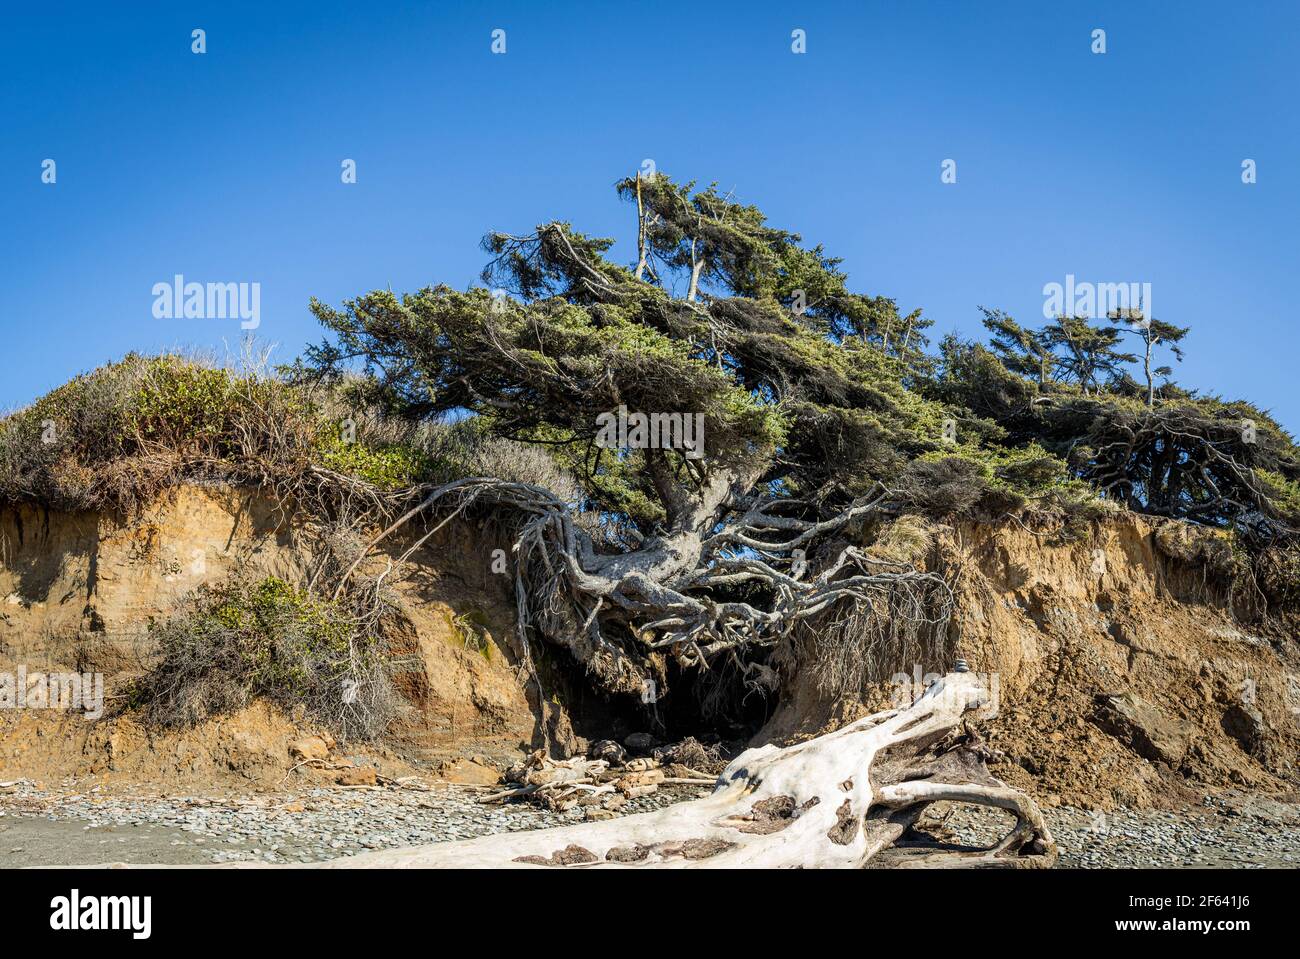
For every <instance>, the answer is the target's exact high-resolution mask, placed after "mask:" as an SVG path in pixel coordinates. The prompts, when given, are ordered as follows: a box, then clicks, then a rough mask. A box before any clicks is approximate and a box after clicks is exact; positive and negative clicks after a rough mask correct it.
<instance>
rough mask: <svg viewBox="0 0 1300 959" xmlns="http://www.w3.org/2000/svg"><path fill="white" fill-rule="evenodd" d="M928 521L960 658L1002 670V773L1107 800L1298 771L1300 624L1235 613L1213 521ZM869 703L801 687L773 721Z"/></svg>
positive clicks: (1291, 782) (1035, 786) (993, 737)
mask: <svg viewBox="0 0 1300 959" xmlns="http://www.w3.org/2000/svg"><path fill="white" fill-rule="evenodd" d="M932 534H933V543H934V546H933V553H932V562H938V560H939V559H940V558H942V560H943V561H944V562H943V565H944V566H945V567H946V568H948V569H957V570H960V572H959V574H958V575H957V578H956V582H955V589H956V599H957V603H956V611H955V616H954V625H955V628H956V636H957V639H956V655H957V656H959V657H962V658H964V659H966V660H967V661H968V663H969V664H970V668H971V669H972V670H975V671H977V672H981V673H986V674H988V676H989V677H990V678H991V680H993V681H995V682H996V683H997V690H998V693H999V712H998V715H997V716H996V717H995V718H994V719H993V720H992V721H990V722H989V723H988V724H987V726H986V738H987V739H988V742H989V745H990V746H991V747H992V748H994V749H996V750H1000V751H1002V752H1003V753H1004V754H1005V758H1004V759H1003V760H1002V761H1000V762H999V763H997V764H996V770H995V772H996V774H997V775H999V776H1000V777H1002V778H1004V779H1006V780H1007V781H1009V782H1012V783H1013V784H1015V785H1017V786H1020V787H1021V788H1025V789H1027V790H1029V791H1031V792H1033V793H1035V794H1036V795H1038V796H1039V797H1040V798H1041V799H1043V800H1045V801H1047V802H1048V803H1053V802H1056V801H1058V800H1059V801H1061V802H1068V803H1072V804H1082V805H1095V806H1100V807H1102V808H1110V807H1112V806H1115V805H1128V806H1138V807H1145V806H1159V805H1162V804H1165V803H1180V802H1188V801H1192V802H1198V801H1199V800H1200V799H1201V797H1202V796H1203V795H1204V794H1205V792H1206V791H1207V789H1208V788H1221V787H1242V788H1252V789H1263V790H1269V791H1283V792H1285V791H1288V790H1294V789H1295V788H1296V786H1297V785H1298V784H1300V780H1298V772H1297V767H1296V757H1297V747H1298V746H1300V655H1298V652H1300V651H1298V648H1297V643H1296V637H1293V636H1288V635H1286V634H1285V633H1283V632H1281V631H1279V630H1276V629H1275V630H1274V631H1273V632H1272V634H1271V635H1265V634H1264V633H1262V632H1252V631H1251V630H1248V629H1245V628H1244V627H1242V626H1241V625H1240V624H1239V623H1237V622H1236V621H1235V620H1234V619H1233V617H1232V616H1231V615H1230V614H1229V612H1228V610H1227V609H1226V607H1225V604H1224V603H1223V602H1222V600H1221V597H1220V594H1221V592H1222V591H1221V590H1219V589H1217V588H1216V585H1215V583H1214V581H1213V576H1212V574H1211V573H1210V572H1208V571H1207V570H1206V568H1205V565H1204V563H1203V562H1202V561H1201V559H1200V556H1201V555H1203V554H1204V553H1205V552H1206V550H1205V549H1203V548H1199V547H1200V545H1202V544H1198V543H1196V542H1195V540H1196V538H1197V537H1204V536H1212V535H1213V534H1209V533H1204V532H1199V531H1195V530H1193V529H1190V528H1188V527H1186V526H1184V525H1182V524H1177V523H1170V522H1159V521H1158V522H1149V521H1147V520H1145V519H1143V518H1141V517H1137V516H1133V515H1121V516H1118V517H1116V518H1114V519H1112V520H1109V521H1107V522H1106V523H1104V524H1101V525H1100V526H1099V527H1098V528H1097V529H1095V530H1094V532H1093V535H1092V536H1091V537H1090V538H1088V539H1085V540H1080V541H1075V542H1071V543H1066V544H1054V543H1053V539H1052V537H1050V536H1044V535H1039V534H1036V533H1034V532H1031V531H1030V530H1028V529H1026V528H1024V527H1022V526H1019V525H1017V524H1014V523H1009V524H1005V525H1002V526H998V527H991V526H986V525H979V524H963V525H960V526H958V527H956V528H950V527H937V528H935V529H933V530H932ZM1210 545H1213V544H1210ZM920 667H921V670H920V672H919V675H921V676H923V674H924V671H927V670H930V669H933V668H934V667H933V665H932V664H920ZM899 688H900V684H885V685H882V687H881V688H880V689H879V691H878V692H879V695H878V696H877V698H875V699H872V698H871V697H868V699H869V700H870V704H871V705H873V706H875V707H877V708H878V707H880V706H881V705H883V704H884V703H883V700H885V699H886V698H888V697H891V696H893V695H895V694H896V690H897V689H899ZM865 711H866V706H864V705H861V704H846V703H843V702H840V703H834V704H832V703H826V702H822V701H819V699H818V697H817V695H816V693H815V692H814V691H812V690H810V689H808V688H806V686H800V685H798V684H796V686H795V688H794V690H793V691H792V695H791V696H790V697H789V698H788V699H787V700H786V702H784V703H783V704H782V706H781V707H780V708H779V709H778V711H777V713H776V714H775V716H774V717H773V720H772V722H771V723H770V724H769V729H770V730H772V731H776V732H778V733H793V734H800V733H805V732H808V731H810V730H812V729H814V728H816V727H817V726H818V725H822V724H828V723H838V722H842V721H844V720H845V719H847V718H849V717H850V716H854V715H857V714H858V713H861V712H865Z"/></svg>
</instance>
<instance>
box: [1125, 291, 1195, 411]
mask: <svg viewBox="0 0 1300 959" xmlns="http://www.w3.org/2000/svg"><path fill="white" fill-rule="evenodd" d="M1117 318H1118V317H1117ZM1130 321H1131V323H1132V327H1131V328H1130V329H1127V330H1125V331H1124V332H1125V333H1130V334H1133V335H1134V336H1136V337H1137V338H1138V339H1139V340H1141V341H1142V372H1143V374H1144V376H1145V377H1146V398H1147V408H1148V409H1150V408H1152V407H1154V406H1155V405H1156V383H1155V377H1157V376H1163V377H1169V376H1172V375H1173V372H1174V371H1173V368H1172V367H1170V366H1160V367H1156V368H1155V369H1152V367H1151V363H1152V360H1153V357H1154V355H1155V350H1156V347H1158V346H1167V347H1168V348H1169V351H1170V352H1171V353H1173V354H1174V359H1175V360H1177V361H1178V362H1179V363H1181V362H1182V361H1183V350H1182V347H1181V346H1179V344H1180V343H1181V342H1182V340H1183V337H1185V336H1187V334H1188V332H1190V330H1191V327H1187V326H1174V325H1173V324H1172V323H1166V322H1164V321H1163V320H1156V319H1151V318H1149V317H1145V316H1142V315H1140V314H1139V315H1137V316H1135V317H1131V318H1130Z"/></svg>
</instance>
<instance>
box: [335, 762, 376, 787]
mask: <svg viewBox="0 0 1300 959" xmlns="http://www.w3.org/2000/svg"><path fill="white" fill-rule="evenodd" d="M335 782H337V783H338V784H339V785H340V786H375V785H378V782H379V778H378V775H377V774H376V772H375V767H374V766H348V767H347V768H346V769H340V770H339V772H338V776H337V778H336V779H335Z"/></svg>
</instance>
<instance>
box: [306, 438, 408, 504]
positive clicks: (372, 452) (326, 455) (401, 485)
mask: <svg viewBox="0 0 1300 959" xmlns="http://www.w3.org/2000/svg"><path fill="white" fill-rule="evenodd" d="M317 451H318V453H319V454H320V463H321V465H322V466H324V467H326V468H328V469H332V470H334V471H335V472H338V473H343V474H345V475H347V476H351V477H354V478H356V479H360V480H364V481H365V482H367V483H369V484H370V485H372V486H374V487H377V488H378V489H382V490H395V489H406V488H408V487H411V486H414V485H416V484H417V483H419V482H422V481H423V480H425V479H427V478H428V477H429V476H430V474H431V473H432V470H433V462H432V460H431V459H430V458H429V456H427V455H426V454H425V453H423V452H422V451H421V450H418V449H415V448H414V447H412V446H409V445H406V444H401V443H390V444H386V445H384V446H378V447H370V446H367V445H365V444H363V443H359V442H355V441H352V442H345V441H344V439H343V437H342V436H341V435H340V434H338V433H334V432H327V433H326V435H325V436H324V437H323V438H322V439H321V440H320V442H319V443H318V445H317Z"/></svg>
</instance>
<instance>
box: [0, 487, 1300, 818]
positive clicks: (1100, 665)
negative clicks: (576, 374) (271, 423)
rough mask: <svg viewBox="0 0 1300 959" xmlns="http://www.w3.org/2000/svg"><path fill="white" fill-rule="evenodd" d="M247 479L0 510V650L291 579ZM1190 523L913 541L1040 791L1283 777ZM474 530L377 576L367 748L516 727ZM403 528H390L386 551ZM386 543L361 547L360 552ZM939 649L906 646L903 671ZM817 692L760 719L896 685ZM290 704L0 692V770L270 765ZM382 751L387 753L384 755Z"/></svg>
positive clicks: (1143, 802)
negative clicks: (134, 704) (107, 711)
mask: <svg viewBox="0 0 1300 959" xmlns="http://www.w3.org/2000/svg"><path fill="white" fill-rule="evenodd" d="M282 519H283V517H282V516H281V515H280V514H279V513H278V512H277V509H276V505H275V504H274V503H273V502H272V501H269V500H267V499H266V498H264V497H261V496H258V495H255V494H251V493H246V492H245V493H239V492H232V491H229V490H221V489H206V488H201V487H186V488H183V489H180V490H177V491H175V493H174V495H173V496H171V497H169V498H168V499H167V500H165V501H163V502H160V503H158V504H157V505H156V506H155V507H154V508H153V509H152V510H150V511H148V512H147V513H146V515H144V516H142V517H140V518H138V519H137V520H135V521H132V522H129V523H128V522H124V521H122V520H120V519H114V518H111V517H104V516H97V515H92V514H74V515H64V514H52V513H47V512H45V511H42V510H39V509H34V508H24V509H20V510H12V509H10V510H6V511H4V513H3V515H2V516H0V669H5V668H12V667H13V666H14V665H15V664H18V663H25V664H28V666H29V668H49V669H60V668H63V669H68V668H73V667H74V666H76V667H80V668H83V669H92V670H100V671H102V672H104V673H106V674H108V676H109V691H110V695H111V694H112V689H113V686H114V685H115V684H116V682H117V681H119V680H120V679H122V678H124V677H126V676H129V675H130V674H131V673H132V671H133V670H137V669H138V668H139V665H140V663H141V662H142V660H143V658H144V656H145V655H146V654H147V645H146V640H145V639H144V636H145V627H146V625H147V623H148V621H149V619H150V618H151V617H157V616H161V615H164V614H165V613H166V612H167V611H168V610H169V609H170V608H171V607H172V606H173V604H174V603H175V602H176V601H177V600H178V599H180V598H181V597H182V596H184V595H185V594H186V593H188V592H189V591H191V590H193V589H194V588H196V587H197V586H198V585H200V584H201V583H204V582H219V581H221V580H223V579H225V578H226V577H227V576H229V575H230V574H231V573H232V572H234V571H235V569H236V568H238V567H241V566H242V567H247V568H251V569H253V570H257V571H260V572H262V573H265V574H273V575H277V576H280V577H283V578H286V579H290V580H295V579H299V578H300V577H302V575H303V574H304V573H307V572H308V570H309V568H310V566H311V555H310V550H309V546H308V542H309V540H308V538H307V537H305V536H304V535H303V531H302V530H301V529H300V528H297V527H295V526H294V525H293V524H290V523H285V522H282ZM1196 535H1200V534H1194V533H1191V532H1189V531H1188V530H1187V528H1186V527H1182V526H1180V525H1178V524H1163V523H1150V522H1147V521H1145V520H1143V519H1141V518H1138V517H1133V516H1121V517H1119V518H1116V519H1114V520H1111V521H1108V522H1107V523H1105V524H1102V525H1101V526H1100V527H1099V528H1097V529H1096V530H1095V531H1094V533H1093V535H1092V537H1091V538H1089V539H1086V540H1081V541H1075V542H1071V543H1067V544H1056V543H1054V542H1053V540H1052V539H1051V538H1050V537H1046V536H1042V535H1038V534H1035V533H1033V532H1031V531H1029V530H1028V529H1025V528H1024V527H1021V526H1018V525H1016V524H1014V523H1012V524H1008V525H1003V526H1000V527H996V528H994V527H989V526H983V525H976V524H965V525H960V526H958V527H955V528H954V527H945V526H935V527H931V529H930V537H931V544H930V561H931V562H932V563H933V564H936V565H937V564H940V563H942V565H943V566H944V568H946V569H947V570H949V571H952V570H958V571H959V572H958V574H957V577H956V580H955V589H956V597H957V606H956V613H955V620H954V622H955V628H956V637H957V639H956V655H958V656H961V657H963V658H965V659H966V660H967V661H968V662H969V664H970V668H971V669H973V670H975V671H978V672H981V673H987V674H988V675H989V677H990V679H991V680H992V681H994V682H996V684H997V690H998V693H999V712H998V715H997V716H996V717H995V718H994V719H993V720H991V721H990V722H989V723H988V724H987V726H986V734H987V739H988V742H989V745H990V746H991V747H992V748H993V749H995V750H999V751H1001V753H1002V754H1003V757H1004V758H1003V759H1002V760H1000V761H999V762H997V763H996V764H995V765H996V773H997V774H998V775H999V776H1001V777H1002V778H1004V779H1006V780H1008V781H1010V782H1012V783H1013V784H1015V785H1017V786H1020V787H1021V788H1025V789H1027V790H1030V791H1031V792H1033V793H1035V794H1036V795H1038V796H1039V797H1040V799H1043V800H1044V801H1046V802H1048V803H1052V802H1055V801H1058V800H1059V801H1062V802H1069V803H1073V804H1086V805H1097V806H1101V807H1103V808H1108V807H1110V806H1113V805H1130V806H1150V805H1161V804H1164V803H1167V802H1186V801H1199V798H1200V797H1201V796H1202V795H1203V794H1204V793H1205V792H1206V791H1209V790H1211V789H1214V788H1221V787H1228V786H1237V787H1243V788H1251V789H1259V790H1266V791H1270V792H1284V791H1287V790H1292V789H1294V788H1295V787H1296V785H1297V769H1296V766H1295V760H1296V753H1297V746H1300V735H1298V733H1300V656H1298V654H1297V643H1296V642H1295V637H1292V636H1288V635H1285V633H1283V632H1280V631H1278V630H1274V631H1273V632H1272V633H1270V634H1268V635H1265V634H1264V633H1263V632H1260V631H1259V630H1256V631H1254V632H1252V631H1250V630H1247V629H1244V628H1243V627H1242V626H1240V625H1239V624H1238V623H1237V622H1236V621H1235V620H1234V619H1233V617H1232V616H1231V615H1230V614H1229V612H1228V611H1227V610H1226V609H1225V608H1224V607H1223V605H1222V604H1221V603H1220V602H1219V601H1218V600H1217V599H1216V590H1215V589H1214V584H1213V581H1212V576H1211V575H1210V574H1209V573H1208V572H1207V570H1206V568H1205V566H1204V563H1203V562H1202V561H1201V560H1200V559H1198V558H1197V556H1198V549H1197V545H1196V543H1195V542H1194V541H1193V540H1194V539H1195V536H1196ZM483 540H484V537H483V536H482V535H481V533H480V532H479V531H476V530H475V529H473V528H470V527H467V526H459V527H452V526H449V527H448V529H447V531H445V533H442V534H439V537H438V538H437V539H435V540H433V541H431V542H430V543H429V545H428V547H427V548H425V549H423V550H421V552H420V553H419V554H418V555H417V562H416V563H415V564H414V565H413V567H412V569H411V571H410V575H408V576H407V577H406V579H405V581H403V582H402V583H401V584H400V585H399V586H398V587H397V589H398V593H399V598H400V601H401V603H400V605H401V609H402V613H403V616H404V621H403V622H402V624H401V627H400V629H399V633H400V640H401V646H402V651H403V652H404V653H406V654H408V657H409V659H410V660H411V662H412V663H413V665H412V667H411V668H410V671H409V672H407V673H406V674H404V675H403V677H402V681H401V688H402V689H403V691H404V692H405V693H406V695H407V697H408V698H409V699H410V700H411V702H412V704H413V705H414V707H415V709H414V712H413V714H412V716H411V719H410V721H408V722H406V723H405V724H404V725H403V726H402V728H401V729H399V730H398V731H397V735H396V737H395V739H394V743H393V748H394V752H392V753H385V752H384V751H383V750H380V751H378V753H377V755H378V757H379V761H380V762H381V765H382V764H383V763H385V762H391V763H393V764H396V765H400V759H399V756H400V757H405V758H406V759H408V760H409V759H413V758H432V759H437V758H440V757H451V756H454V755H458V754H462V755H468V754H471V753H475V752H480V753H481V752H488V753H492V752H494V751H495V752H496V753H497V754H498V755H501V756H505V755H507V754H509V753H511V752H517V751H518V748H519V745H520V743H522V742H530V741H532V739H533V737H534V733H535V729H536V724H535V720H534V707H535V705H536V704H535V702H534V703H530V701H529V695H528V692H527V691H526V690H525V687H524V684H523V683H522V682H521V679H520V675H519V671H518V670H517V668H516V664H517V657H516V652H515V651H514V650H513V648H512V641H511V631H512V619H511V617H512V611H513V599H512V596H511V594H510V586H509V583H508V582H507V581H506V578H505V577H503V576H500V575H498V574H494V573H492V572H491V562H490V556H489V555H487V554H488V551H487V550H485V549H484V545H483ZM405 545H406V544H405V543H400V542H399V543H394V544H393V545H392V546H391V547H390V549H391V550H392V551H393V552H392V553H390V554H386V555H387V556H391V555H395V554H396V553H398V552H400V551H401V550H402V549H404V548H405ZM385 558H386V556H385V555H381V556H379V557H377V559H376V563H378V564H379V568H381V569H382V568H383V563H384V562H385ZM949 665H950V664H948V663H919V664H915V666H916V669H917V671H918V673H919V674H922V675H923V674H924V673H925V672H931V671H937V670H940V669H942V668H945V667H947V666H949ZM897 691H898V684H893V685H891V684H881V685H880V686H879V687H878V688H876V689H875V690H873V691H872V692H871V694H870V695H868V696H866V697H864V701H863V702H844V701H839V702H825V701H823V700H821V699H820V698H819V697H818V695H817V693H816V691H815V690H813V689H812V688H810V687H809V686H808V685H807V684H801V683H799V682H798V681H797V680H796V682H795V683H794V684H793V686H792V687H791V688H789V689H787V690H786V692H785V695H784V696H783V698H782V701H781V703H780V704H779V706H778V707H777V709H776V711H775V713H774V715H773V716H772V718H771V721H770V722H769V723H768V726H767V727H766V730H765V735H766V736H767V737H768V738H781V739H785V738H789V737H798V736H801V735H807V734H810V733H811V732H814V731H816V730H818V729H821V728H824V727H825V726H827V725H830V724H832V723H840V722H843V721H844V720H846V719H848V718H852V717H853V716H855V715H858V714H861V713H863V712H866V711H867V710H869V709H871V708H879V707H880V706H881V705H882V701H883V700H886V699H888V698H889V697H890V696H892V695H895V694H896V693H897ZM300 718H301V717H293V716H283V715H280V714H278V713H277V712H275V711H274V710H270V709H267V708H265V707H260V706H258V707H254V708H252V709H249V710H245V711H244V712H243V713H241V714H239V715H237V716H234V717H227V718H224V719H222V720H220V721H215V720H214V721H210V722H208V723H205V724H203V725H202V726H200V727H198V728H197V729H195V730H192V731H190V732H188V733H186V734H184V735H179V734H169V735H167V736H158V735H156V734H155V735H151V734H150V733H149V732H147V731H146V730H144V729H142V728H141V727H140V726H139V725H138V724H136V723H134V722H132V721H131V720H130V719H129V718H117V719H114V718H111V717H110V718H106V719H104V720H102V721H100V722H98V723H89V722H87V721H86V720H85V719H83V718H80V717H76V716H69V715H65V714H57V713H54V712H53V711H42V710H26V711H21V712H20V713H16V712H14V711H10V710H0V778H5V777H8V778H14V777H15V776H17V775H29V776H42V777H45V778H53V777H56V776H67V775H82V774H85V773H87V772H91V773H105V774H112V775H118V776H120V777H128V778H131V779H139V780H167V779H187V778H193V777H195V776H205V775H212V776H219V775H227V774H233V775H235V776H238V777H241V778H242V779H245V780H250V781H256V782H262V783H273V782H274V781H277V780H278V779H279V778H280V777H281V776H282V775H283V770H284V769H286V768H287V767H288V765H290V759H289V756H288V753H287V743H288V742H289V741H290V740H291V739H293V738H294V737H295V736H296V735H299V734H301V732H303V729H302V727H301V724H300V722H299V720H300ZM395 768H396V766H395Z"/></svg>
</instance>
